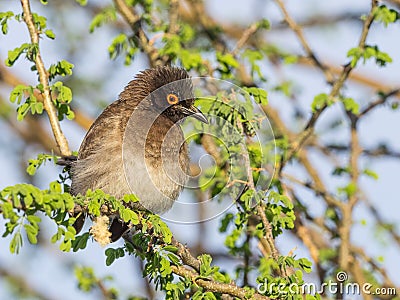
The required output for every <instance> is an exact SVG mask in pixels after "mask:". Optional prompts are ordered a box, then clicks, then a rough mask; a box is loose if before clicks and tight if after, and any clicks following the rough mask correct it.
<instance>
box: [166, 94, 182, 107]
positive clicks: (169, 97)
mask: <svg viewBox="0 0 400 300" xmlns="http://www.w3.org/2000/svg"><path fill="white" fill-rule="evenodd" d="M167 101H168V103H169V104H171V105H172V104H177V103H178V102H179V98H178V96H177V95H175V94H168V95H167Z"/></svg>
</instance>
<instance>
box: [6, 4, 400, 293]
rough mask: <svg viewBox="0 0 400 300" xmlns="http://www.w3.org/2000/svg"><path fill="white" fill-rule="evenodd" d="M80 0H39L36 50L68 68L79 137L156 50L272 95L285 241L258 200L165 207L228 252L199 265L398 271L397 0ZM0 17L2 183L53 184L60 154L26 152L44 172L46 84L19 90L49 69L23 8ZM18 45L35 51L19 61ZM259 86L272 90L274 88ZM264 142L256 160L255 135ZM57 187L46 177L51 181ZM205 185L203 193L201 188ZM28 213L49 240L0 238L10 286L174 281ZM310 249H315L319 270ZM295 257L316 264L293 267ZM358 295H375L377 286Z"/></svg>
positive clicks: (246, 271)
mask: <svg viewBox="0 0 400 300" xmlns="http://www.w3.org/2000/svg"><path fill="white" fill-rule="evenodd" d="M41 2H42V3H41ZM78 2H81V3H78ZM78 2H75V1H72V0H71V1H59V0H54V1H48V3H47V1H31V6H32V11H33V12H35V13H37V14H38V16H44V17H45V18H46V19H47V24H46V26H44V23H43V19H42V20H41V19H40V18H39V17H37V19H36V20H37V21H38V24H39V26H42V29H43V34H44V35H43V38H42V39H41V41H40V51H41V55H42V57H43V60H44V62H45V65H46V67H47V68H48V69H49V76H50V77H55V79H56V80H58V81H59V82H60V83H58V84H56V85H55V89H56V90H57V93H58V95H59V96H58V97H57V98H56V101H55V106H56V108H57V110H58V115H59V116H65V117H66V118H64V120H63V121H62V122H61V126H62V129H63V131H64V133H65V135H66V137H67V140H68V142H69V145H70V148H71V149H72V150H77V149H78V147H79V144H80V142H81V140H82V138H83V136H84V134H85V132H86V130H87V129H88V128H89V126H90V124H91V123H92V121H93V120H94V118H95V117H96V116H97V115H98V114H99V112H100V111H101V110H102V109H103V108H104V107H105V106H106V105H107V104H108V103H110V102H112V101H113V100H115V99H116V97H117V95H118V93H119V92H120V91H121V90H122V88H123V87H124V86H125V85H126V83H127V82H128V81H130V80H131V79H132V78H133V76H134V74H136V73H137V72H138V71H140V70H142V69H144V68H147V67H154V66H156V65H159V64H173V65H180V66H182V67H184V68H186V69H187V70H188V71H189V72H190V73H191V74H192V75H193V76H212V77H215V78H219V79H226V80H229V81H231V82H233V83H235V84H237V85H238V86H240V87H246V88H247V91H248V92H249V93H250V94H252V95H253V97H254V99H255V100H257V99H258V102H260V103H261V104H263V106H262V109H263V111H264V113H265V114H266V115H267V116H268V119H269V121H270V123H271V126H272V129H273V132H274V134H275V137H276V146H277V152H276V154H277V157H276V158H277V164H276V167H277V169H276V171H275V173H273V172H271V170H267V171H269V174H270V175H271V174H274V175H273V178H271V179H272V186H271V187H272V190H273V191H274V193H272V194H269V198H268V203H269V206H268V210H267V211H268V212H270V215H268V214H267V217H268V218H269V219H268V221H269V222H271V223H272V224H274V225H275V226H276V227H274V228H275V229H277V230H276V231H274V234H275V235H277V233H278V232H280V231H282V230H283V233H282V234H281V235H279V237H277V238H275V237H276V236H275V235H274V239H272V240H268V241H269V242H272V243H274V244H276V247H277V248H276V249H275V250H276V251H277V253H275V254H274V247H275V245H272V249H271V247H268V245H265V244H264V245H263V244H262V243H261V242H262V240H263V235H264V234H265V231H262V228H259V227H257V224H258V223H261V221H260V220H259V219H252V217H251V216H250V214H248V213H247V212H246V211H245V212H242V214H237V212H236V211H230V212H228V213H226V214H224V215H222V216H220V217H219V218H217V219H213V220H210V221H208V222H203V223H197V224H191V225H187V224H183V225H182V224H174V223H173V222H170V223H168V225H169V227H170V228H171V231H172V232H173V234H174V236H175V238H176V239H177V240H178V241H180V242H181V243H183V244H188V246H189V248H190V249H191V253H192V254H193V255H194V256H197V255H200V254H202V253H208V254H210V255H211V257H212V258H213V260H212V264H213V265H214V264H215V265H218V266H219V267H220V270H219V271H218V270H215V269H213V267H211V265H210V264H211V261H210V259H209V257H208V256H201V257H200V258H199V262H200V264H201V265H202V266H203V269H202V270H201V271H199V272H200V275H202V276H205V275H204V274H207V276H209V275H210V274H213V276H214V277H213V278H214V279H215V280H216V281H220V282H224V281H229V280H228V279H227V278H231V279H234V280H235V284H236V285H237V286H239V287H246V286H252V287H253V288H256V286H257V284H258V283H259V282H257V281H256V278H257V277H258V280H259V281H260V280H261V282H262V280H265V279H267V280H268V281H270V282H274V280H276V282H280V281H279V280H289V279H288V278H291V280H299V282H300V281H301V280H303V279H304V281H305V282H314V283H316V284H318V283H321V282H326V281H327V280H330V279H332V280H337V279H336V273H337V272H338V271H339V270H341V271H345V272H346V273H347V275H348V277H349V282H356V283H359V284H363V283H366V282H368V283H371V284H372V285H373V289H374V291H376V290H375V288H391V287H398V286H399V285H400V280H399V278H398V275H399V266H400V255H399V253H400V252H399V246H400V236H399V229H398V221H399V217H398V211H399V208H400V207H399V203H398V201H397V200H398V196H397V194H398V193H397V185H398V179H397V173H398V170H399V166H400V164H399V158H400V142H399V139H398V128H399V120H400V118H399V110H398V109H397V108H398V103H399V95H400V92H399V89H400V82H399V76H398V74H399V73H400V51H399V47H400V45H399V43H398V36H399V29H400V28H399V26H400V22H399V20H398V18H399V14H398V11H399V9H400V2H399V1H398V0H391V1H389V0H388V1H380V2H377V1H365V0H357V1H350V2H349V1H335V2H332V3H326V2H325V1H324V2H323V3H322V2H321V1H313V0H310V1H302V2H301V3H298V2H295V1H282V0H275V1H261V0H252V1H222V0H221V1H194V0H193V1H192V0H185V1H180V0H171V1H152V0H143V1H140V0H127V1H124V0H114V1H103V0H98V1H88V2H87V3H83V2H84V1H78ZM81 4H84V5H83V6H81ZM0 11H1V12H7V11H12V12H13V14H14V15H17V14H21V6H20V3H19V2H18V1H2V2H0ZM1 17H2V19H1V20H2V21H1V23H0V24H1V25H2V31H3V33H6V32H7V34H4V35H2V36H1V37H0V39H1V42H0V45H1V46H0V57H1V60H2V61H3V62H4V63H1V64H0V128H1V132H2V133H3V134H2V135H1V136H0V144H1V147H0V151H1V152H2V155H1V158H0V162H1V167H2V168H1V169H2V172H1V173H0V188H1V189H4V188H5V187H7V186H13V185H15V184H17V183H31V184H33V185H35V186H37V187H39V188H41V189H48V188H49V183H50V182H53V181H54V180H57V179H58V178H59V173H60V172H61V168H59V167H55V166H54V165H53V164H52V163H47V164H45V165H44V166H42V167H41V168H40V169H39V170H38V172H37V174H36V175H35V176H30V175H28V174H27V172H26V168H27V167H28V161H29V160H30V159H33V160H31V161H30V165H29V167H30V169H29V168H28V171H29V170H30V173H33V168H34V169H36V166H37V165H38V164H40V163H42V162H43V161H45V160H46V159H47V158H48V157H47V156H42V157H37V155H38V154H40V153H47V154H51V153H52V152H54V153H55V154H60V153H59V150H58V148H57V146H56V144H55V141H54V138H53V136H52V133H51V129H50V126H49V122H48V119H47V117H46V115H45V114H41V112H42V110H43V107H42V105H41V100H40V97H41V96H40V92H39V91H40V86H39V91H38V90H37V89H36V90H35V89H31V90H24V89H22V88H20V89H19V90H18V89H17V90H14V93H13V95H14V96H13V97H14V98H12V97H11V99H10V94H11V92H12V91H13V89H14V88H15V87H16V86H18V85H21V84H22V85H28V86H29V85H32V86H36V85H37V83H38V80H37V75H36V73H35V72H31V71H29V70H30V68H31V67H32V63H31V62H30V61H29V55H30V53H32V52H35V51H36V50H35V48H34V47H33V48H32V47H29V45H28V46H26V45H25V46H23V45H24V43H29V35H28V31H27V29H26V25H25V24H24V23H23V22H18V21H17V20H15V19H14V17H13V16H12V15H11V14H8V15H7V14H2V15H1ZM5 20H6V21H5ZM49 30H50V31H49ZM54 38H55V39H54ZM53 39H54V40H53ZM21 45H22V46H23V48H21V47H22V46H21ZM17 48H19V50H18V51H16V50H14V49H17ZM10 50H11V51H14V52H12V53H11V54H10V53H9V51H10ZM21 51H25V53H26V54H27V55H28V56H27V58H28V59H23V58H20V59H19V60H18V61H16V62H15V63H14V61H15V60H16V58H17V57H18V54H19V53H20V52H21ZM6 64H8V65H12V64H14V65H13V67H12V68H9V67H7V66H6ZM51 64H53V66H52V67H50V65H51ZM70 64H73V66H74V67H73V68H71V65H70ZM71 74H72V76H69V75H71ZM257 88H261V89H263V90H265V91H268V104H267V101H266V100H267V98H266V95H264V94H262V93H263V92H260V91H261V90H258V89H257ZM69 89H70V90H69ZM70 91H72V94H70ZM25 93H28V95H30V99H29V101H28V102H27V104H26V105H25V106H23V105H24V103H23V105H22V107H21V106H20V108H18V110H17V106H18V105H16V103H12V102H16V101H18V97H19V96H21V98H23V95H25ZM260 93H261V94H260ZM9 99H10V100H14V101H12V102H10V101H9ZM71 100H72V101H71ZM22 118H24V120H23V121H22V122H19V121H17V119H22ZM60 119H61V118H60ZM69 119H71V120H69ZM244 132H245V134H248V133H249V132H247V131H246V130H245V131H244ZM196 142H197V143H199V144H200V145H202V146H203V148H204V149H205V151H206V152H207V153H209V154H210V155H212V156H214V159H215V161H216V162H217V163H218V158H219V153H220V151H219V148H218V144H216V145H215V144H213V143H212V142H210V141H209V140H208V139H207V137H202V138H201V139H199V140H196ZM213 146H217V147H213ZM248 148H251V145H248ZM253 150H254V149H253ZM252 153H253V158H252V161H254V158H257V154H254V153H257V149H255V150H254V151H253V152H252ZM50 156H51V155H50ZM221 164H222V163H221ZM194 168H195V166H194ZM222 177H223V176H222ZM214 188H217V189H218V186H217V185H215V186H214ZM57 191H58V190H57V187H56V186H53V190H52V188H51V187H50V192H57ZM58 192H59V191H58ZM203 194H204V193H201V192H200V193H198V194H195V196H196V197H197V199H199V200H200V201H201V199H202V197H204V195H203ZM202 195H203V196H202ZM246 196H247V197H249V194H247V195H246ZM251 196H254V194H251ZM2 197H4V195H2ZM183 197H194V196H193V195H192V194H189V193H184V195H183ZM250 198H251V197H250ZM65 201H66V202H65V203H67V200H65ZM292 212H293V213H294V215H295V217H296V218H295V220H294V223H293V226H291V222H293V219H294V216H293V218H292V217H291V213H292ZM3 213H4V208H3ZM201 213H204V212H190V214H193V215H196V214H201ZM277 216H280V217H281V218H278V217H277ZM194 217H198V216H194ZM285 218H286V219H285ZM252 221H254V222H255V224H252ZM1 222H2V223H1V224H3V221H1ZM29 222H31V223H30V224H31V225H32V228H31V227H28V228H29V229H27V232H29V230H31V232H32V230H33V231H34V233H35V234H34V235H35V238H36V239H37V240H34V238H33V237H32V235H31V237H29V234H28V236H27V238H28V239H29V241H30V242H37V245H34V246H31V245H30V244H29V242H28V240H26V241H24V247H23V248H22V249H21V251H20V254H19V255H11V254H9V251H8V249H9V244H10V242H11V237H10V236H9V237H5V238H2V239H1V241H0V247H1V250H2V251H1V252H0V276H1V281H0V287H1V288H0V298H2V299H3V298H4V299H15V298H17V299H19V298H21V299H25V298H26V299H99V298H104V299H111V298H115V297H118V298H120V299H128V298H129V297H134V296H138V297H147V298H150V299H152V298H157V299H162V298H164V297H165V295H166V294H164V293H163V292H156V291H155V290H154V284H153V283H149V281H148V280H147V279H146V278H145V279H142V276H141V273H142V272H143V271H145V273H146V272H147V274H148V273H149V269H148V268H147V269H146V266H145V265H144V263H143V261H142V260H141V259H136V258H134V257H133V256H129V257H128V256H126V257H124V258H120V259H116V260H115V262H114V263H113V264H112V265H111V266H110V267H106V266H105V265H106V256H105V255H104V249H102V248H101V247H100V246H99V245H98V244H97V243H93V242H89V243H88V244H87V247H86V249H85V250H84V251H79V252H77V253H62V252H60V251H59V249H58V247H57V246H54V245H53V244H51V243H50V238H51V236H52V235H53V234H54V232H55V231H57V230H55V229H54V228H55V227H54V224H52V223H51V222H50V221H49V220H47V219H46V218H42V222H41V223H40V231H38V230H37V228H36V225H34V224H37V223H38V222H37V220H35V219H32V218H31V220H29ZM234 224H235V225H234ZM65 226H68V225H65ZM292 227H293V228H292ZM66 228H68V227H66ZM217 228H219V229H220V230H217ZM264 229H265V228H264ZM288 229H290V230H288ZM67 231H68V230H67ZM2 232H3V231H2ZM36 234H38V235H37V236H36ZM21 238H23V239H24V240H25V236H23V237H21ZM32 239H33V240H32ZM120 243H122V242H120ZM121 245H122V244H121ZM121 245H117V246H121ZM113 246H114V245H113ZM270 246H271V245H270ZM268 249H269V250H268ZM170 250H171V249H170ZM267 250H268V251H267ZM118 251H119V252H120V250H118V249H117V250H109V251H108V253H107V252H106V254H107V259H110V257H113V258H117V257H119V256H121V253H119V252H118ZM166 251H167V250H166ZM147 258H148V257H147ZM305 258H307V259H309V261H311V262H312V272H311V273H307V272H308V271H310V265H309V262H308V260H306V259H305ZM168 259H169V260H170V261H173V258H171V257H168ZM162 261H163V263H166V262H165V260H163V259H162ZM286 267H287V269H286ZM293 268H294V269H297V268H298V269H299V270H303V271H304V272H301V274H299V273H297V272H293V273H292V271H293ZM167 269H168V268H167ZM150 271H151V269H150ZM164 271H165V268H164ZM201 272H203V273H201ZM167 273H168V272H167ZM168 274H169V273H168ZM215 274H221V276H220V275H218V276H219V277H218V276H217V275H215ZM227 274H229V275H227ZM74 275H75V276H74ZM164 275H165V274H164ZM181 276H183V275H182V274H181ZM183 277H185V276H183ZM185 284H187V282H186V283H185ZM189 286H190V284H189ZM174 288H177V289H179V288H181V289H182V290H184V289H185V288H187V286H180V287H179V286H178V285H176V286H175V287H174ZM206 291H212V289H208V290H207V289H204V290H203V289H202V288H201V287H200V288H198V289H197V290H196V289H193V287H192V289H191V290H190V291H189V292H188V295H190V296H191V297H193V298H196V297H197V298H198V299H201V297H204V298H206V299H208V298H209V299H214V298H213V297H214V296H215V295H216V296H217V297H220V294H218V293H216V294H215V295H213V294H211V293H206ZM274 292H276V291H274ZM276 295H277V294H271V293H269V294H268V296H270V297H271V296H276ZM167 296H168V294H167ZM350 296H351V295H350ZM322 297H335V296H334V295H329V293H327V294H324V295H322ZM336 297H339V298H343V297H345V295H344V294H343V293H338V294H337V295H336ZM360 297H362V298H365V299H373V298H374V296H373V295H368V294H366V293H364V294H362V295H361V296H360ZM394 297H395V296H394V295H379V296H378V298H387V299H391V298H394ZM131 299H132V298H131Z"/></svg>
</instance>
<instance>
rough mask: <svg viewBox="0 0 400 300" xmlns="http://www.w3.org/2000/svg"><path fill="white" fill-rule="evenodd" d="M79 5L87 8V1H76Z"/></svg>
mask: <svg viewBox="0 0 400 300" xmlns="http://www.w3.org/2000/svg"><path fill="white" fill-rule="evenodd" d="M75 1H76V2H77V3H79V4H80V5H81V6H86V4H87V0H75Z"/></svg>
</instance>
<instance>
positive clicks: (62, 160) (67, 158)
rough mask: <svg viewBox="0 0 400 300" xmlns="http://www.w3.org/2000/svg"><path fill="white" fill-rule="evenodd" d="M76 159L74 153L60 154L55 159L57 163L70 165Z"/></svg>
mask: <svg viewBox="0 0 400 300" xmlns="http://www.w3.org/2000/svg"><path fill="white" fill-rule="evenodd" d="M77 159H78V157H77V156H75V155H68V156H62V157H61V158H59V159H58V160H57V165H59V166H65V167H71V166H72V165H73V164H74V162H76V161H77Z"/></svg>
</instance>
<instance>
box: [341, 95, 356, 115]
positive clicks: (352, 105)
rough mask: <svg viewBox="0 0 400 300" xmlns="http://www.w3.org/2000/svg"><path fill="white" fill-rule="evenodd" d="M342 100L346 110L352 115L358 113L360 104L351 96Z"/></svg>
mask: <svg viewBox="0 0 400 300" xmlns="http://www.w3.org/2000/svg"><path fill="white" fill-rule="evenodd" d="M342 102H343V105H344V107H345V109H346V111H349V112H351V113H352V114H354V115H356V114H358V113H359V110H360V106H359V104H358V103H357V102H356V101H354V99H353V98H344V99H343V100H342Z"/></svg>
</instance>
